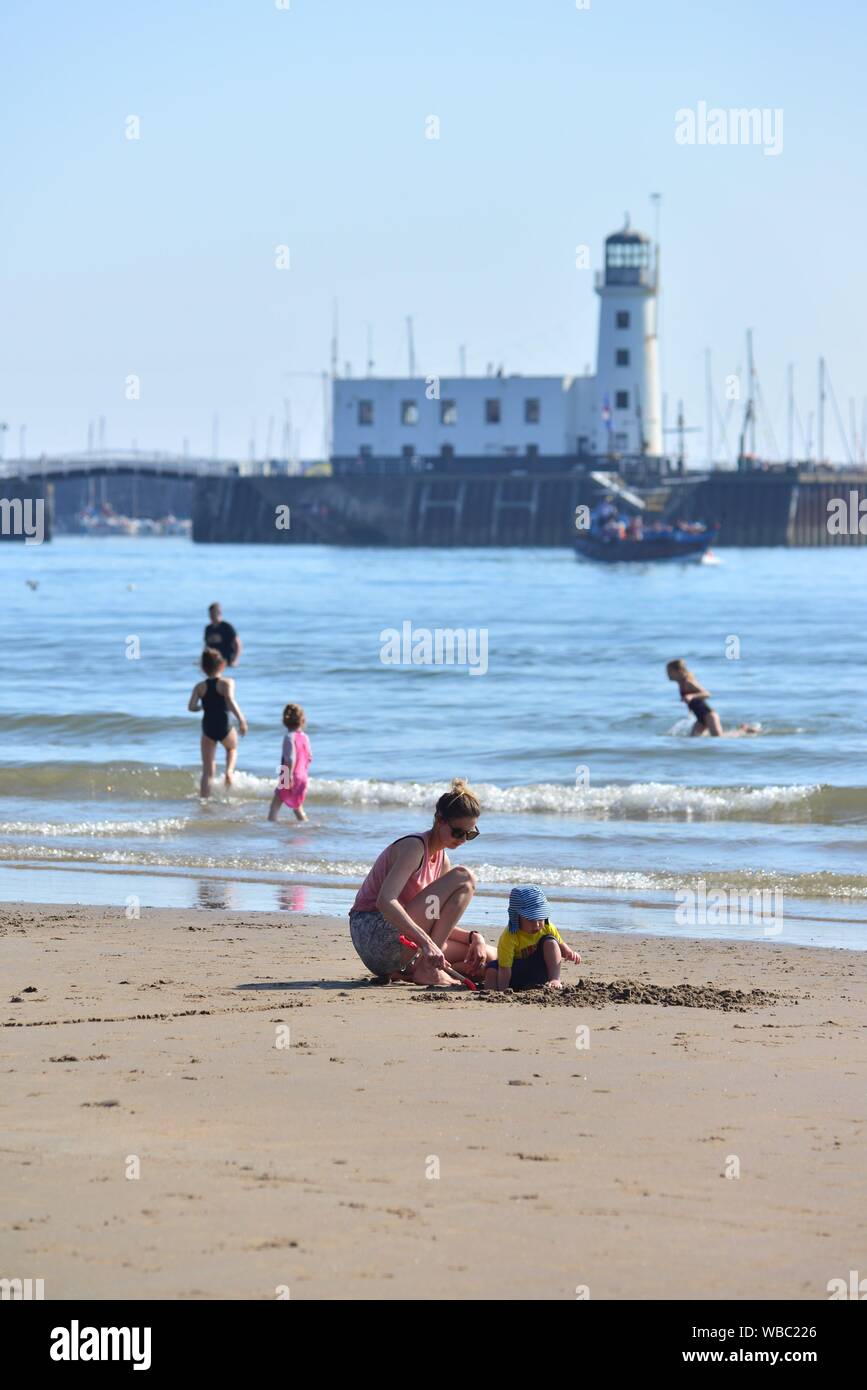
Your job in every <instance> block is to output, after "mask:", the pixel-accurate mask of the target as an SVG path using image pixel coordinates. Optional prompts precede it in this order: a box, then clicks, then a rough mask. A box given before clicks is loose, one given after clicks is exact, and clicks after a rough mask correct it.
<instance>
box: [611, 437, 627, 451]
mask: <svg viewBox="0 0 867 1390" xmlns="http://www.w3.org/2000/svg"><path fill="white" fill-rule="evenodd" d="M614 447H615V449H616V450H617V451H618V453H621V454H623V453H625V452H626V450H627V449H628V448H629V435H628V434H615V436H614Z"/></svg>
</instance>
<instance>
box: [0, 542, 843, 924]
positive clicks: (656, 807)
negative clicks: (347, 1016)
mask: <svg viewBox="0 0 867 1390" xmlns="http://www.w3.org/2000/svg"><path fill="white" fill-rule="evenodd" d="M719 559H720V563H719V564H718V565H700V564H696V563H692V564H689V565H687V564H680V563H673V564H657V565H647V566H636V565H629V566H597V565H594V564H593V563H592V562H590V561H585V560H579V559H577V558H576V557H575V556H574V555H573V554H572V553H571V552H570V551H569V550H565V549H564V550H506V549H502V550H500V549H495V550H463V549H459V550H424V549H423V550H400V549H395V550H372V549H355V548H353V549H338V548H328V547H324V546H322V547H320V546H309V547H307V546H305V547H297V548H296V547H291V548H290V547H266V546H194V545H192V544H191V543H189V542H188V541H185V540H183V539H156V538H154V539H125V538H105V539H87V538H78V537H61V538H58V539H55V540H54V541H52V542H51V543H50V544H46V545H42V546H28V547H25V546H23V545H22V546H18V545H12V544H7V545H5V546H2V547H0V577H2V585H3V590H2V592H3V604H2V606H0V642H2V650H3V653H4V660H3V668H4V670H3V680H2V684H0V704H2V721H3V730H4V739H3V744H2V748H0V818H2V819H0V891H2V892H3V894H4V896H5V897H6V898H7V899H17V898H26V899H31V900H35V901H55V902H56V901H82V902H106V903H116V904H118V906H119V907H120V908H123V905H124V904H125V903H126V902H127V901H128V900H129V899H132V900H137V901H140V902H142V903H145V904H146V903H149V902H152V903H160V904H177V905H190V904H198V905H201V906H223V907H239V908H245V909H256V908H270V909H284V910H287V911H295V910H300V909H301V908H308V909H309V908H322V909H326V910H330V911H338V912H341V913H343V912H345V911H346V910H347V909H348V906H349V904H350V903H351V901H352V897H353V895H354V890H355V887H356V886H357V884H358V882H359V881H360V879H361V877H362V876H363V874H364V873H365V871H366V870H367V868H368V867H369V865H370V863H371V862H372V860H373V858H374V857H375V855H376V854H377V853H378V852H379V850H380V849H381V848H383V846H384V845H386V844H387V843H388V842H389V841H390V840H391V839H393V838H394V837H395V836H397V835H400V834H405V833H408V832H411V831H415V830H419V829H422V828H424V827H426V826H427V825H428V824H429V823H430V819H431V809H432V806H433V803H434V801H435V800H436V798H437V796H438V795H439V794H440V793H441V792H442V791H443V790H444V789H445V788H446V787H447V785H448V783H449V781H450V779H451V778H452V777H453V776H463V777H466V778H467V779H468V780H469V781H470V782H471V783H472V784H473V785H474V787H475V788H476V790H477V791H478V793H479V795H480V797H481V800H482V803H483V808H484V810H483V814H482V817H481V819H480V822H479V825H480V829H481V832H482V834H481V835H480V837H479V838H478V839H477V840H475V841H474V842H473V843H472V844H471V845H469V846H466V847H464V848H463V849H462V850H461V851H460V852H458V853H456V854H455V855H454V856H453V858H454V859H456V860H463V861H464V862H466V863H468V864H470V865H471V866H472V867H473V868H474V869H475V871H476V873H477V875H478V879H479V893H478V895H477V897H476V900H475V903H474V906H473V912H474V914H475V916H476V920H478V921H479V922H480V923H483V924H486V925H488V924H490V925H491V926H492V928H493V929H496V927H497V926H498V925H499V924H500V923H501V921H502V919H503V900H504V897H505V895H506V894H507V892H508V888H509V887H510V886H511V885H512V884H513V883H516V882H521V881H527V880H531V881H534V882H537V883H540V884H542V885H544V887H545V889H546V891H547V893H548V895H549V897H550V898H551V899H552V901H553V902H554V903H556V904H557V908H556V912H555V914H554V915H555V918H556V920H557V921H558V924H559V923H560V922H561V921H562V922H563V923H564V925H566V926H568V927H576V928H580V929H582V930H587V929H592V928H593V927H606V928H615V929H616V928H622V929H630V930H643V931H662V932H670V933H681V934H683V933H685V934H688V935H701V934H707V935H715V936H725V935H733V936H741V937H750V936H755V937H756V938H758V939H765V938H767V937H770V938H771V939H778V940H796V941H815V942H818V943H821V942H824V943H827V944H829V945H846V946H853V947H855V946H857V947H864V946H865V945H867V857H865V850H867V766H865V754H867V736H865V727H864V709H865V701H864V693H863V686H864V671H865V657H867V635H865V631H864V622H863V614H862V596H863V594H864V592H865V584H867V549H864V548H856V547H852V548H850V547H846V548H834V549H822V550H782V549H780V550H777V549H773V550H771V549H768V550H740V549H733V550H723V551H721V552H720V553H719ZM28 581H29V582H28ZM214 601H219V602H220V603H221V604H222V606H223V610H224V616H225V617H226V618H227V619H228V620H229V621H230V622H231V623H233V624H234V626H235V627H236V628H237V629H238V632H239V634H240V636H241V638H242V641H243V644H244V651H243V655H242V657H241V660H240V663H239V665H238V668H237V671H236V672H235V673H234V674H235V677H236V683H237V698H238V701H239V703H240V705H241V707H242V709H243V711H244V713H245V715H246V717H247V719H248V721H249V724H250V731H249V734H248V735H247V737H246V738H244V739H242V740H240V754H239V763H238V767H239V771H238V774H237V777H236V782H235V786H234V787H233V788H232V789H231V791H229V792H228V793H227V792H225V791H224V790H223V789H222V787H221V785H220V783H219V782H218V784H217V787H216V791H215V795H214V796H213V797H212V799H211V800H210V801H208V802H206V803H203V802H201V801H200V800H199V796H198V779H199V725H200V716H197V715H194V714H191V713H188V712H187V708H186V706H187V700H188V698H189V695H190V691H191V689H192V687H193V685H194V683H195V682H196V681H197V680H198V679H199V678H200V673H199V671H198V666H197V662H198V657H199V654H200V651H201V643H202V633H203V629H204V626H205V623H206V622H207V608H208V604H209V603H212V602H214ZM394 634H398V635H399V641H396V640H395V637H394ZM407 634H409V635H408V636H407ZM482 650H484V654H485V661H484V663H482V662H481V661H480V660H479V653H480V652H481V651H482ZM474 653H475V658H476V659H475V660H474V659H473V657H474ZM674 657H682V658H683V659H684V660H685V661H686V662H687V664H688V665H689V666H690V667H692V669H693V670H694V671H695V673H696V675H697V677H698V678H699V679H700V680H701V681H702V683H703V684H704V685H705V686H706V687H707V688H708V689H709V690H710V691H711V692H712V700H711V703H712V705H713V707H714V708H715V709H716V710H717V711H718V713H719V714H720V716H721V718H722V721H723V724H724V726H725V727H726V728H727V729H728V728H736V727H737V726H738V725H739V724H740V723H741V722H744V721H749V722H754V723H759V724H760V725H761V729H760V732H759V734H758V735H757V736H755V737H746V738H737V739H728V738H726V739H711V738H707V737H706V738H700V739H696V738H690V737H689V731H690V728H691V720H690V718H689V716H688V713H687V710H686V707H685V706H684V705H683V704H682V703H681V702H680V701H679V699H678V694H677V687H676V686H675V685H674V684H673V683H671V682H669V681H668V680H667V679H666V675H665V663H666V661H668V660H670V659H672V658H674ZM482 665H484V669H483V670H482V669H481V667H482ZM288 701H295V702H297V703H300V704H301V705H303V706H304V708H305V710H306V711H307V719H308V726H307V727H308V733H309V736H310V739H311V744H312V748H313V756H314V763H313V767H312V770H311V771H312V781H311V784H310V794H309V800H308V804H307V810H308V814H309V817H310V819H309V822H308V823H307V824H303V825H299V824H297V823H296V822H295V821H294V818H292V817H291V815H290V813H288V812H286V811H283V812H282V813H281V819H280V820H279V821H278V822H277V823H276V824H269V823H268V822H267V821H266V813H267V808H268V803H269V801H270V797H271V792H272V789H273V787H274V785H275V782H276V776H277V769H278V761H279V753H280V745H281V740H282V733H283V730H282V728H281V723H280V716H281V712H282V709H283V706H284V704H286V703H287V702H288ZM220 759H221V762H222V753H221V754H220ZM698 885H703V887H702V888H701V889H700V890H698V889H697V886H698ZM754 890H760V891H765V892H768V893H773V894H775V895H776V894H777V893H778V892H779V893H780V894H781V895H782V902H783V905H784V906H783V914H782V921H783V928H782V930H781V931H775V930H774V929H773V928H769V927H768V925H767V923H764V924H762V923H752V922H747V923H743V922H739V921H737V920H725V916H724V914H723V920H722V921H712V920H711V921H708V920H703V921H702V920H699V921H695V922H694V923H692V924H690V925H688V926H686V927H684V925H683V913H682V911H681V914H680V920H679V921H678V920H677V913H678V905H679V904H680V906H681V908H682V902H683V894H684V893H689V892H693V893H695V892H696V891H699V892H704V894H705V900H707V898H708V895H711V894H713V893H717V894H719V893H732V894H734V893H737V892H738V891H740V892H742V893H743V892H750V891H754ZM678 895H680V897H679V896H678Z"/></svg>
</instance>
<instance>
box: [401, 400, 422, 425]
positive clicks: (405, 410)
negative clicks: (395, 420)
mask: <svg viewBox="0 0 867 1390" xmlns="http://www.w3.org/2000/svg"><path fill="white" fill-rule="evenodd" d="M400 423H401V424H402V425H417V424H418V404H417V402H416V401H401V403H400Z"/></svg>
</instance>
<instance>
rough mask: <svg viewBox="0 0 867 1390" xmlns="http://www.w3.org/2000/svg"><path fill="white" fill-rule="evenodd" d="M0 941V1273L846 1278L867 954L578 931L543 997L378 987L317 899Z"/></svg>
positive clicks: (42, 917)
mask: <svg viewBox="0 0 867 1390" xmlns="http://www.w3.org/2000/svg"><path fill="white" fill-rule="evenodd" d="M0 935H2V938H3V939H2V943H0V958H2V961H3V967H2V979H0V1023H2V1024H4V1025H8V1026H4V1027H3V1029H2V1032H0V1051H2V1056H0V1072H2V1078H3V1084H2V1087H0V1124H2V1133H3V1138H2V1140H0V1266H2V1267H0V1277H7V1278H15V1277H21V1278H34V1279H35V1278H42V1279H44V1281H45V1296H46V1298H47V1299H52V1298H67V1297H75V1298H93V1299H100V1298H107V1297H119V1298H129V1299H132V1298H144V1299H148V1298H239V1299H251V1298H252V1299H272V1298H275V1297H280V1296H282V1297H285V1296H287V1293H288V1294H289V1295H290V1296H291V1297H292V1298H302V1299H303V1298H319V1299H321V1298H329V1299H344V1298H351V1299H355V1298H365V1299H367V1298H371V1299H391V1298H411V1299H425V1298H434V1299H443V1298H473V1299H475V1298H485V1299H507V1298H510V1297H514V1296H516V1295H517V1294H518V1292H519V1290H520V1291H522V1293H523V1296H527V1293H528V1291H529V1292H530V1295H531V1296H532V1297H535V1298H540V1299H541V1298H553V1299H568V1300H572V1299H574V1298H575V1297H576V1296H582V1295H583V1296H586V1294H585V1291H589V1296H590V1297H591V1298H594V1299H608V1298H615V1299H617V1298H642V1299H651V1298H719V1297H723V1298H732V1299H739V1298H790V1299H825V1298H827V1296H828V1294H827V1284H828V1281H829V1280H831V1279H834V1278H844V1279H846V1278H848V1274H849V1271H850V1270H852V1269H856V1270H861V1271H862V1273H863V1271H864V1270H865V1269H867V1202H865V1198H867V1121H865V1118H864V1096H865V1075H867V1065H865V1061H867V1013H865V1009H864V1005H865V999H867V985H865V961H864V957H863V956H862V955H860V954H857V953H854V952H846V951H831V950H815V949H807V948H797V947H787V946H780V945H778V944H775V943H773V942H770V941H766V940H757V941H755V942H737V943H728V942H706V941H701V942H693V941H687V940H684V941H678V940H672V939H660V938H659V937H637V936H632V935H630V936H628V937H627V936H618V935H617V934H614V933H607V934H588V935H587V936H585V937H583V938H582V937H580V935H577V936H573V935H572V934H570V938H569V939H570V942H571V944H577V946H578V948H579V949H580V950H581V952H582V954H583V956H584V963H583V965H582V966H580V967H575V966H565V967H564V974H563V977H564V981H566V982H567V983H568V984H569V985H570V986H575V985H579V982H582V983H580V985H579V987H578V988H571V987H570V988H569V989H568V990H567V991H566V992H565V994H564V996H563V997H561V998H560V999H558V1000H556V1002H555V1001H554V999H553V998H552V997H551V996H540V997H538V998H526V997H524V998H521V997H514V998H511V997H507V998H500V999H496V1000H493V999H487V1000H486V999H479V998H476V997H473V996H470V995H469V994H468V993H466V992H465V991H456V992H454V993H448V994H445V995H433V994H431V993H428V992H423V991H420V990H418V989H415V988H412V987H405V986H390V987H376V986H372V985H368V984H366V983H364V980H365V972H364V970H363V967H362V966H361V963H360V961H359V960H358V959H357V957H356V956H355V953H354V952H353V950H352V947H351V944H350V941H349V935H348V929H347V926H346V923H345V922H343V921H335V920H333V919H329V918H318V919H317V918H312V917H304V916H296V917H290V916H288V915H287V914H285V913H283V914H280V915H264V914H263V915H256V914H242V913H225V912H217V911H215V912H204V911H187V912H183V911H169V910H153V911H144V912H143V913H142V917H141V920H140V921H135V920H133V921H127V920H126V919H125V917H124V915H123V911H122V910H119V909H104V908H84V907H81V908H79V907H75V908H67V907H32V906H15V905H6V906H4V908H3V909H2V912H0ZM684 986H686V987H687V988H683V987H684ZM754 990H756V991H761V993H756V994H753V993H752V991H754ZM576 1043H578V1044H580V1045H579V1046H576ZM136 1173H138V1176H135V1174H136ZM727 1174H729V1175H731V1176H727ZM736 1174H739V1176H736Z"/></svg>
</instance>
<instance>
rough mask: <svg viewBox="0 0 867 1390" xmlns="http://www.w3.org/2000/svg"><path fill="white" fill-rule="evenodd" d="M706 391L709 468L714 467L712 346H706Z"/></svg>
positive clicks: (706, 440) (706, 432) (706, 433)
mask: <svg viewBox="0 0 867 1390" xmlns="http://www.w3.org/2000/svg"><path fill="white" fill-rule="evenodd" d="M704 391H705V414H706V418H707V424H706V426H705V443H706V445H707V466H708V468H713V374H712V370H711V359H710V348H705V353H704Z"/></svg>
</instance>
